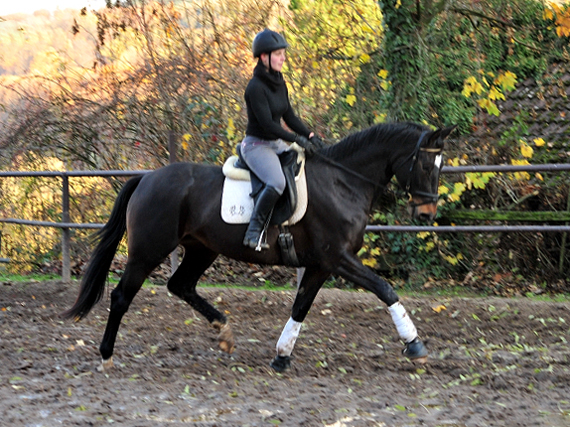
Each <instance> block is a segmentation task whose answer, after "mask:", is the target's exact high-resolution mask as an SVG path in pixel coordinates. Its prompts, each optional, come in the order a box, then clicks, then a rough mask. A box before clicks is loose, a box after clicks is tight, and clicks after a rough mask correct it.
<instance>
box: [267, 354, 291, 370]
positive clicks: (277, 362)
mask: <svg viewBox="0 0 570 427" xmlns="http://www.w3.org/2000/svg"><path fill="white" fill-rule="evenodd" d="M269 366H271V367H272V368H273V369H275V371H277V372H284V371H286V370H287V369H289V368H290V367H291V358H290V357H289V356H276V357H275V359H273V360H272V361H271V363H270V364H269Z"/></svg>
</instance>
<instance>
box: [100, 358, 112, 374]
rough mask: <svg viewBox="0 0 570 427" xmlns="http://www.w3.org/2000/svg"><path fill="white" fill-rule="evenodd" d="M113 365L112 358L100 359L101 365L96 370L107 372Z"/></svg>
mask: <svg viewBox="0 0 570 427" xmlns="http://www.w3.org/2000/svg"><path fill="white" fill-rule="evenodd" d="M114 366H115V364H114V363H113V356H111V357H109V358H108V359H101V365H100V366H99V367H98V368H97V370H98V371H99V372H107V371H110V370H111V369H113V367H114Z"/></svg>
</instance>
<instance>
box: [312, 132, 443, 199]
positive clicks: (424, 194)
mask: <svg viewBox="0 0 570 427" xmlns="http://www.w3.org/2000/svg"><path fill="white" fill-rule="evenodd" d="M427 133H428V131H427V130H424V131H423V132H422V133H421V135H420V137H419V139H418V142H417V143H416V147H415V149H414V151H413V152H412V154H410V156H408V157H407V158H406V160H404V163H405V162H407V161H408V159H410V158H411V160H412V164H411V165H410V172H409V174H408V181H407V182H406V185H405V187H404V193H405V194H407V195H409V196H410V197H412V196H415V195H417V196H420V197H422V198H424V199H427V201H424V202H422V203H415V202H413V201H410V206H411V207H413V208H416V207H418V206H422V205H427V204H430V203H437V200H438V199H439V194H438V193H428V192H427V191H414V192H412V191H410V187H411V184H412V172H413V170H414V167H415V166H416V163H417V162H418V157H419V154H420V151H423V152H425V153H437V154H440V153H442V152H443V148H425V147H422V146H421V145H422V142H423V140H424V137H425V136H426V134H427ZM315 155H316V156H317V157H319V158H320V159H321V160H324V161H325V162H326V163H329V164H331V165H333V166H335V167H337V168H339V169H342V170H343V171H345V172H348V173H350V174H351V175H354V176H356V177H358V178H360V179H361V180H362V181H365V182H367V183H369V184H372V185H373V186H374V187H376V188H386V186H385V185H380V184H378V183H376V182H374V181H372V180H371V179H369V178H367V177H365V176H364V175H362V174H360V173H358V172H356V171H354V170H352V169H350V168H348V167H346V166H344V165H343V164H341V163H339V162H337V161H335V160H333V159H331V158H329V157H326V156H323V155H322V154H320V153H318V152H317V153H315ZM438 180H439V176H438Z"/></svg>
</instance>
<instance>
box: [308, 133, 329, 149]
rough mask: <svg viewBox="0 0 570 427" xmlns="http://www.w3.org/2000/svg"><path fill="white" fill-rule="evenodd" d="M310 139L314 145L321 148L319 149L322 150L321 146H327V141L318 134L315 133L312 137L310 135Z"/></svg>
mask: <svg viewBox="0 0 570 427" xmlns="http://www.w3.org/2000/svg"><path fill="white" fill-rule="evenodd" d="M309 141H311V142H312V143H313V145H314V146H315V147H317V149H319V150H320V149H321V148H325V147H326V145H325V143H324V142H323V140H322V139H321V138H320V137H318V136H317V135H313V136H312V137H310V138H309Z"/></svg>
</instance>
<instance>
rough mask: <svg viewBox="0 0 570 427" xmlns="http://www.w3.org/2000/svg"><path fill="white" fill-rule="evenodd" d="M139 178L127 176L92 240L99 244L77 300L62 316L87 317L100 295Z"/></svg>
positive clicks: (82, 281)
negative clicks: (111, 207)
mask: <svg viewBox="0 0 570 427" xmlns="http://www.w3.org/2000/svg"><path fill="white" fill-rule="evenodd" d="M141 179H142V175H141V176H136V177H134V178H131V179H129V180H128V181H127V182H126V184H125V185H124V186H123V188H122V189H121V191H120V192H119V195H118V196H117V199H116V200H115V205H114V206H113V210H112V211H111V216H110V217H109V221H108V222H107V224H105V226H104V227H103V228H102V229H101V230H99V231H98V232H97V233H96V234H95V236H94V240H95V241H99V243H98V244H97V247H96V248H95V250H94V251H93V255H92V256H91V260H90V261H89V265H88V267H87V270H86V271H85V274H84V275H83V279H82V280H81V287H80V289H79V295H78V296H77V300H76V301H75V303H74V304H73V306H72V307H71V308H70V309H69V310H67V311H64V312H63V313H62V314H61V317H63V318H65V319H72V318H73V319H75V320H76V321H79V320H81V319H83V318H84V317H85V316H87V314H88V313H89V312H90V311H91V309H92V308H93V306H94V305H95V304H97V302H99V300H100V299H101V297H102V296H103V291H104V289H105V282H106V280H107V274H108V272H109V268H110V267H111V262H113V257H114V256H115V252H116V251H117V247H118V246H119V243H120V242H121V239H122V238H123V235H124V234H125V231H126V230H127V205H128V203H129V200H130V198H131V196H132V194H133V192H134V191H135V189H136V188H137V186H138V185H139V182H140V180H141Z"/></svg>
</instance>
